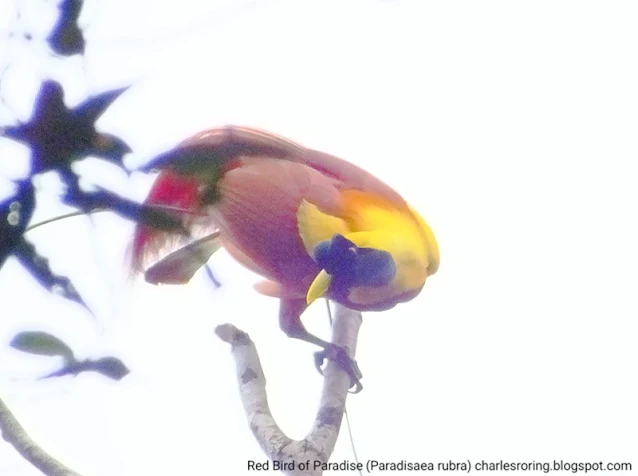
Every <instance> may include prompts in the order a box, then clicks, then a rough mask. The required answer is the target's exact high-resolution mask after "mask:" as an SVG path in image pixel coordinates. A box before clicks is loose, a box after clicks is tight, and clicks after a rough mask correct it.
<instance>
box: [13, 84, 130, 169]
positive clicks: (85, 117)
mask: <svg viewBox="0 0 638 476" xmlns="http://www.w3.org/2000/svg"><path fill="white" fill-rule="evenodd" d="M125 90H126V88H121V89H117V90H114V91H107V92H105V93H102V94H98V95H96V96H93V97H91V98H89V99H87V100H86V101H84V102H83V103H81V104H80V105H78V106H77V107H75V108H74V109H67V107H66V106H65V104H64V92H63V90H62V86H61V85H60V84H59V83H57V82H55V81H51V80H47V81H44V82H43V83H42V86H41V88H40V92H39V94H38V97H37V99H36V103H35V108H34V112H33V115H32V117H31V119H30V121H29V122H27V123H24V124H19V125H17V126H5V127H4V134H3V135H4V136H6V137H9V138H11V139H14V140H17V141H20V142H23V143H25V144H26V145H28V146H29V147H30V148H31V158H32V173H33V174H37V173H40V172H46V171H49V170H58V171H59V172H60V173H61V175H62V177H63V179H65V180H66V179H67V178H68V177H69V176H70V175H73V173H72V172H71V168H70V165H71V163H72V162H73V161H74V160H79V159H83V158H86V157H88V156H95V157H99V158H101V159H105V160H108V161H110V162H112V163H114V164H116V165H118V166H119V167H121V168H122V169H123V170H125V171H126V172H127V173H128V170H127V169H126V168H125V167H124V164H123V163H122V158H123V156H124V155H125V154H126V153H128V152H130V151H131V149H130V147H129V146H128V145H127V144H126V143H125V142H124V141H122V140H121V139H118V138H117V137H115V136H113V135H111V134H104V133H99V132H97V131H96V130H95V121H96V120H97V119H98V118H99V117H100V116H101V115H102V114H103V113H104V111H105V110H106V109H107V108H108V107H109V106H110V105H111V104H112V103H113V101H115V100H116V99H117V98H118V97H119V96H120V95H121V94H122V93H123V92H124V91H125ZM65 172H66V173H65Z"/></svg>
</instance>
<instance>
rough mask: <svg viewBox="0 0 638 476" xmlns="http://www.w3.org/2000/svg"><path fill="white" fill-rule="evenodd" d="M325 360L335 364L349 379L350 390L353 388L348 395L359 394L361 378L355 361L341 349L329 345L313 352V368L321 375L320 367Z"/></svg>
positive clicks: (361, 387)
mask: <svg viewBox="0 0 638 476" xmlns="http://www.w3.org/2000/svg"><path fill="white" fill-rule="evenodd" d="M326 359H329V360H332V361H333V362H336V363H337V365H339V367H341V369H342V370H343V371H344V372H345V373H346V374H348V376H349V377H350V388H352V387H354V390H352V391H351V392H350V393H359V392H360V391H361V390H362V389H363V385H361V381H360V379H361V378H362V377H363V375H362V374H361V370H359V366H358V365H357V362H356V360H354V359H352V358H350V356H349V355H348V352H347V351H346V349H344V348H343V347H340V346H338V345H335V344H329V345H328V347H326V348H325V349H323V350H320V351H319V352H315V367H316V368H317V370H318V371H319V373H320V374H321V375H323V370H322V369H321V366H322V365H323V363H324V361H325V360H326Z"/></svg>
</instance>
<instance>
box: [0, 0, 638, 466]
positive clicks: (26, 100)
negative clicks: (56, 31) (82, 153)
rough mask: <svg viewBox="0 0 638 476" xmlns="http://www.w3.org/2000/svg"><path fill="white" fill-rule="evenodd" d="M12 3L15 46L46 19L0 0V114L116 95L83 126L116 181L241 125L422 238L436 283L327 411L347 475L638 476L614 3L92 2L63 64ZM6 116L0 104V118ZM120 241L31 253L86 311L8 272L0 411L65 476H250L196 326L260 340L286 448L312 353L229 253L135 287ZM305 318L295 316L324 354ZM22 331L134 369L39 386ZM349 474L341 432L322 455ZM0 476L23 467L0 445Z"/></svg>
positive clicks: (315, 381) (637, 233) (630, 73)
mask: <svg viewBox="0 0 638 476" xmlns="http://www.w3.org/2000/svg"><path fill="white" fill-rule="evenodd" d="M18 3H19V4H20V5H22V7H21V8H22V10H21V11H22V15H23V21H22V23H20V28H22V29H29V30H30V31H32V32H33V34H34V36H35V37H36V38H41V37H42V36H44V35H46V33H47V32H48V29H49V28H50V27H51V26H52V24H53V22H54V20H55V9H54V3H53V2H50V4H49V3H45V2H42V1H35V0H24V1H20V2H16V1H11V0H3V1H2V2H0V22H1V24H0V31H1V35H0V61H1V63H2V65H4V64H6V63H7V62H8V63H10V65H11V67H10V68H9V69H8V70H7V71H6V72H5V73H4V75H3V77H2V83H1V85H0V93H1V94H2V97H3V98H4V100H5V101H6V103H7V104H8V105H9V106H10V107H11V108H12V109H13V110H14V111H15V112H16V113H17V115H18V116H19V117H20V118H22V119H27V118H28V117H29V114H30V111H31V110H30V107H31V104H32V101H33V98H34V96H35V93H36V91H37V89H38V86H39V82H40V80H41V79H43V78H44V77H46V76H47V75H53V77H55V78H57V79H59V80H60V81H62V82H63V85H64V86H65V89H66V91H67V103H68V104H69V105H73V104H76V103H77V102H78V101H80V100H81V99H82V98H83V97H84V94H85V93H86V92H91V93H97V92H101V91H103V90H106V89H111V88H114V87H118V86H122V85H125V84H128V83H131V82H134V86H133V87H132V88H131V89H130V90H129V91H127V92H126V93H125V94H124V95H123V96H122V97H121V98H120V99H119V100H118V101H117V102H116V103H115V104H114V106H113V107H112V108H111V109H110V110H109V111H108V112H107V113H106V114H105V115H104V116H103V117H102V119H101V120H100V121H99V123H98V124H99V126H100V127H101V128H102V130H104V131H108V132H112V133H115V134H118V135H120V136H121V137H122V138H124V139H125V140H126V141H127V142H128V143H129V144H130V145H131V147H132V148H133V150H134V153H133V154H132V155H131V156H130V157H129V158H128V159H127V163H128V164H129V165H130V166H131V167H133V166H137V165H140V164H142V163H144V162H146V161H147V160H149V159H150V158H151V157H152V156H153V155H154V154H155V153H157V152H160V151H162V150H165V149H166V148H168V147H170V146H172V145H173V144H175V143H176V142H178V141H179V140H181V139H183V138H185V137H187V136H188V135H190V134H193V133H195V132H198V131H199V130H202V129H204V128H209V127H214V126H219V125H222V124H225V123H229V122H231V123H238V124H245V125H251V126H257V127H261V128H264V129H268V130H271V131H273V132H276V133H278V134H281V135H284V136H287V137H289V138H291V139H293V140H296V141H299V142H301V143H303V144H305V145H308V146H310V147H313V148H319V149H323V150H325V151H327V152H330V153H333V154H336V155H339V156H341V157H343V158H345V159H348V160H350V161H352V162H354V163H356V164H359V165H361V166H363V167H365V168H366V169H368V170H369V171H371V172H372V173H374V174H376V175H378V176H379V177H381V178H382V179H384V180H385V181H386V182H388V183H389V184H391V185H392V186H394V187H395V188H397V190H398V191H399V192H400V193H402V194H403V195H404V197H405V198H406V199H407V200H408V201H409V202H411V203H412V204H413V205H414V207H415V208H416V209H418V210H419V211H420V212H421V213H422V215H423V216H424V217H425V218H426V220H427V221H428V222H429V223H430V224H431V226H432V227H433V229H434V231H435V233H436V236H437V238H438V240H439V244H440V248H441V258H442V260H441V267H440V270H439V272H438V273H437V274H436V275H435V276H434V277H432V278H431V280H429V281H428V284H427V285H426V287H425V289H424V291H423V293H422V294H421V295H420V296H419V297H418V298H417V299H415V300H414V301H412V302H410V303H407V304H403V305H400V306H399V307H396V308H395V309H393V310H391V311H387V312H384V313H380V314H366V315H365V316H364V324H363V327H362V331H361V335H360V340H359V347H358V353H357V360H358V362H359V365H360V366H361V369H362V371H363V374H364V379H363V383H364V387H365V388H364V390H363V392H362V393H361V394H359V395H356V396H353V397H351V398H350V399H349V401H348V409H349V412H350V417H351V421H352V427H353V432H354V439H355V444H356V449H357V452H358V455H359V458H360V459H361V460H362V461H364V462H365V461H367V460H368V459H378V460H385V461H400V460H402V459H406V460H409V461H426V462H427V461H432V462H434V463H436V462H440V461H441V462H446V461H448V460H449V459H452V460H456V461H459V460H462V461H466V460H470V461H471V462H472V464H475V463H477V462H479V461H480V460H486V461H498V460H501V459H504V460H506V461H511V462H531V461H534V460H535V461H550V462H551V461H552V460H553V459H556V460H560V459H563V460H566V461H569V462H587V461H590V462H591V461H603V462H616V461H630V462H632V463H633V465H634V470H635V469H636V468H638V458H637V457H636V448H637V447H638V434H637V433H636V428H638V410H637V405H636V402H637V401H638V386H637V385H636V362H638V346H636V331H637V324H636V320H637V318H638V299H636V296H638V273H636V270H637V269H638V247H637V246H636V243H638V225H637V223H638V222H637V214H636V203H638V187H637V186H636V182H637V179H638V173H637V170H638V169H637V167H636V164H637V162H636V160H637V154H638V141H637V140H636V137H637V136H636V134H637V132H636V131H637V128H638V87H637V85H638V67H637V64H638V63H637V62H636V58H637V57H638V29H637V28H636V24H637V23H638V6H637V5H636V3H635V2H630V1H624V2H623V1H619V2H582V1H564V2H556V1H536V2H509V1H488V2H420V1H416V0H415V1H373V0H368V1H356V0H348V1H339V2H337V1H326V0H324V1H322V2H306V1H299V0H296V1H292V0H288V1H272V2H265V1H264V2H238V1H230V0H228V1H211V0H206V1H202V0H181V1H180V2H177V3H176V2H172V1H171V2H169V1H164V2H159V1H158V2H152V6H151V2H146V1H142V0H135V1H133V0H110V1H109V2H99V1H89V0H87V2H86V10H85V11H84V12H83V14H82V17H81V24H82V25H84V26H86V28H87V29H86V38H87V56H86V61H85V62H84V63H82V62H81V61H80V60H79V59H78V58H72V59H70V60H60V59H56V58H52V57H50V56H47V52H46V49H45V48H44V47H43V46H42V44H41V43H37V42H34V43H31V44H28V43H26V42H24V41H21V40H18V39H16V38H15V37H14V38H13V39H12V40H8V39H7V28H9V27H12V28H15V26H16V23H15V9H16V5H17V4H18ZM43 5H44V6H43ZM82 68H84V69H82ZM14 117H15V116H13V115H12V113H10V112H9V111H8V110H7V108H6V107H4V106H2V107H0V120H1V121H3V122H5V123H6V122H7V121H10V120H11V119H13V118H14ZM0 156H1V157H2V159H1V160H0V177H9V178H12V177H13V178H15V177H17V176H19V174H20V173H22V172H23V171H24V168H21V166H19V165H18V166H16V164H21V163H23V162H19V161H18V158H21V160H22V159H24V158H25V157H26V156H27V155H26V149H24V148H23V147H21V146H18V145H15V144H14V143H12V142H9V141H6V140H0ZM87 162H89V161H87ZM78 169H79V170H81V171H82V172H83V173H85V174H86V177H87V180H88V182H94V183H99V184H101V185H104V186H108V187H110V188H111V189H113V190H116V191H118V192H120V193H122V194H125V195H127V196H129V197H133V198H136V199H140V200H141V199H142V198H143V197H144V195H145V193H146V192H147V190H148V187H149V186H150V179H149V178H148V177H144V176H142V175H141V174H133V175H132V177H131V179H130V180H128V179H126V177H125V176H124V175H123V174H122V173H121V172H120V171H118V170H117V169H114V168H112V167H110V166H106V165H102V164H96V163H85V164H81V168H80V165H79V166H78ZM8 184H9V182H8V181H7V180H6V179H4V178H1V179H0V193H2V194H3V195H6V193H7V192H8V191H9V190H10V188H9V186H8ZM40 190H41V194H40V195H39V198H40V202H39V204H38V205H39V208H38V209H37V213H36V215H35V216H34V221H40V220H42V219H46V218H49V217H52V216H55V215H57V214H60V213H64V212H66V211H68V209H67V208H65V207H62V206H59V205H56V201H55V194H56V193H57V192H58V191H59V186H58V185H57V182H56V180H55V179H52V178H51V177H43V178H42V180H41V181H40ZM131 233H132V224H130V223H127V222H124V221H123V220H121V219H119V218H117V217H114V216H111V215H109V214H100V215H95V216H94V217H93V218H92V219H91V220H89V219H84V218H73V219H69V220H65V221H61V222H58V223H55V224H51V225H48V226H46V227H42V228H41V229H38V230H37V231H33V232H32V233H30V239H32V240H33V242H34V243H36V245H37V246H38V249H39V250H40V251H41V252H42V254H44V255H46V256H48V257H49V258H50V261H51V265H52V267H53V268H54V270H55V271H57V272H59V273H65V274H67V275H68V276H70V277H71V278H72V279H73V280H74V283H75V285H76V287H77V288H78V290H79V291H80V292H81V293H82V295H83V296H84V297H85V299H86V300H87V301H88V303H89V304H90V306H91V307H92V308H93V309H94V310H95V313H96V316H97V318H96V319H93V318H91V317H90V316H87V315H86V313H85V312H84V311H83V310H82V309H80V308H79V307H78V306H74V305H71V304H68V303H67V302H65V301H64V300H63V299H61V298H57V297H51V296H50V295H48V294H47V293H46V292H45V291H43V290H41V289H40V288H39V287H38V285H36V284H34V281H33V280H32V279H31V278H30V276H29V275H28V274H27V273H26V272H24V271H23V270H22V269H21V268H20V266H19V265H18V264H17V263H16V262H15V261H13V260H10V261H9V262H7V264H6V265H5V267H4V268H3V269H2V270H1V272H0V296H1V302H2V309H1V311H0V313H1V318H0V395H1V396H2V398H3V399H4V400H5V401H6V403H7V404H8V405H9V406H10V407H11V409H12V410H13V411H14V412H15V414H16V416H17V417H18V418H19V419H20V421H21V422H22V423H23V425H24V426H25V427H26V428H27V430H28V431H29V433H30V434H31V436H32V437H33V438H34V439H35V440H36V441H37V442H38V443H40V444H41V445H42V446H43V447H44V448H45V449H46V450H48V451H50V452H51V453H52V454H53V455H55V456H56V457H58V458H59V459H61V460H62V461H64V462H65V463H67V464H68V465H69V466H71V467H73V468H74V469H75V470H77V471H79V472H80V473H82V474H84V475H86V476H93V475H95V476H102V475H103V476H111V475H115V474H117V475H146V474H148V475H167V476H168V475H176V474H188V475H210V474H229V475H234V474H237V475H239V474H246V473H247V471H246V465H247V460H249V459H253V460H258V461H263V460H265V458H264V456H263V454H262V452H261V450H260V449H259V447H258V445H257V444H256V443H255V441H254V439H253V437H252V434H251V433H250V430H249V428H248V425H247V422H246V418H245V416H244V414H243V412H242V408H241V405H240V401H239V397H238V391H237V386H236V382H235V377H234V364H233V362H232V359H231V355H230V351H229V348H228V346H227V345H226V344H224V343H222V342H221V341H219V340H218V339H217V338H216V336H215V335H214V333H213V330H214V328H215V326H217V325H218V324H221V323H224V322H233V323H234V324H235V325H237V326H238V327H240V328H242V329H243V330H245V331H247V332H248V333H249V334H250V335H251V337H252V338H253V340H254V341H255V342H256V344H257V346H258V349H259V351H260V354H261V358H262V363H263V366H264V370H265V372H266V377H267V379H268V390H269V395H270V402H271V407H272V410H273V412H274V414H275V416H276V417H277V418H278V420H279V422H280V424H281V426H282V427H283V428H284V430H285V431H286V432H288V434H289V435H290V436H292V437H297V438H301V437H303V436H304V435H305V434H306V432H307V430H308V429H309V427H310V422H311V421H312V418H313V416H314V411H315V409H316V406H317V399H318V395H319V389H320V385H321V379H320V377H319V376H318V375H317V374H316V372H315V370H314V368H313V364H312V352H314V350H315V349H314V348H312V346H310V345H308V344H305V343H301V342H296V341H293V340H291V339H288V338H287V337H286V336H285V335H284V334H283V333H282V332H281V331H280V330H279V329H278V324H277V307H278V304H277V301H276V300H274V299H271V298H266V297H262V296H259V295H257V294H256V293H255V292H254V291H253V290H252V287H251V285H252V284H253V283H254V282H256V281H257V279H258V278H257V277H256V276H254V275H252V274H250V273H248V272H247V271H245V270H243V269H242V268H241V267H240V266H239V265H237V264H235V263H234V262H232V260H231V259H230V258H229V257H228V256H227V255H226V254H225V253H220V254H219V255H218V256H215V257H214V258H213V259H212V260H211V266H212V267H213V269H214V271H215V273H216V275H217V277H218V278H219V279H220V280H221V281H222V282H223V284H224V286H223V288H222V289H220V290H216V289H214V287H213V286H212V284H211V283H210V281H208V279H207V278H206V276H205V275H204V274H198V275H197V276H196V278H195V279H194V280H193V281H192V283H191V284H190V285H188V286H184V287H153V286H150V285H147V284H145V283H143V282H138V283H135V284H134V285H133V284H131V283H130V282H128V281H127V280H126V271H125V262H126V249H127V246H128V241H129V239H130V237H131ZM324 311H325V306H324V304H323V303H318V304H316V305H315V306H313V307H312V308H311V309H310V310H309V311H308V313H307V315H306V316H305V322H306V323H307V325H308V327H309V328H310V330H313V331H315V332H318V333H320V334H321V335H323V336H327V335H328V332H329V330H328V324H327V317H326V316H325V312H324ZM25 329H29V330H35V329H42V330H48V331H50V332H53V333H55V334H56V335H58V336H59V337H61V338H63V339H65V340H66V341H67V342H69V343H70V344H71V345H72V346H73V348H74V350H75V351H76V353H77V355H78V356H79V357H88V356H93V357H99V356H103V355H106V354H113V355H116V356H118V357H120V358H122V359H123V360H124V361H125V363H126V364H127V365H128V366H129V367H130V369H131V370H132V372H131V374H130V375H129V376H127V377H126V378H125V379H124V380H122V381H121V382H119V383H112V382H109V381H107V380H106V379H104V378H102V377H100V376H97V375H91V374H83V375H80V376H79V377H77V378H71V377H67V378H63V379H58V380H48V381H41V382H36V379H37V378H38V377H39V376H42V375H44V374H45V373H47V372H50V371H52V370H53V369H55V368H57V366H58V365H59V363H58V362H56V361H55V360H54V359H48V358H44V357H32V356H28V355H26V354H22V353H20V352H17V351H15V350H13V349H11V348H9V347H8V345H7V344H8V342H9V340H10V339H11V337H12V336H13V335H14V334H15V333H16V332H18V331H20V330H25ZM345 459H349V460H352V459H353V453H352V449H351V448H350V444H349V441H348V436H347V432H346V430H345V426H344V429H343V431H342V432H341V436H340V439H339V442H338V444H337V449H336V451H335V453H334V456H333V459H332V460H333V461H335V462H339V461H342V460H345ZM473 470H474V468H473ZM0 474H2V475H11V476H29V475H37V474H39V473H38V472H37V471H36V470H35V469H33V468H32V467H31V466H30V465H29V464H27V463H26V462H24V461H23V460H22V459H21V458H20V457H19V456H18V455H17V454H16V453H15V451H14V450H13V448H12V447H10V446H9V445H7V444H5V443H4V442H2V443H0ZM384 474H391V473H384ZM510 474H512V473H510Z"/></svg>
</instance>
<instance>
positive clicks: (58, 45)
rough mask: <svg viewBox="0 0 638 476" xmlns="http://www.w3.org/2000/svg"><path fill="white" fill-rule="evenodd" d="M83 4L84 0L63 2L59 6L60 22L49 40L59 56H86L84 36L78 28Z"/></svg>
mask: <svg viewBox="0 0 638 476" xmlns="http://www.w3.org/2000/svg"><path fill="white" fill-rule="evenodd" d="M82 3H83V0H62V2H60V5H59V6H58V10H59V12H60V13H59V14H58V21H57V22H56V24H55V26H54V27H53V30H52V31H51V34H50V35H49V37H48V38H47V40H48V42H49V45H50V46H51V49H52V50H53V51H55V52H56V53H57V54H59V55H63V56H71V55H75V54H84V46H85V42H84V35H83V34H82V30H81V29H80V27H79V26H78V18H79V17H80V11H81V10H82Z"/></svg>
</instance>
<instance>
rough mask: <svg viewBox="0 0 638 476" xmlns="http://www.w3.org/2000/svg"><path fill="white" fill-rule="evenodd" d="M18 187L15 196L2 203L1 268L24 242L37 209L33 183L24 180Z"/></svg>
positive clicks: (0, 217) (0, 212)
mask: <svg viewBox="0 0 638 476" xmlns="http://www.w3.org/2000/svg"><path fill="white" fill-rule="evenodd" d="M17 185H18V190H17V191H16V193H15V195H14V196H13V197H10V198H8V199H7V200H5V201H4V202H2V203H0V268H2V265H3V264H4V262H5V261H6V259H7V258H8V257H9V256H10V255H11V254H12V253H13V252H14V251H15V249H16V248H17V247H18V246H19V245H20V244H21V243H23V242H24V236H23V234H24V230H25V229H26V227H27V225H28V224H29V221H30V220H31V216H32V215H33V210H34V208H35V191H34V190H33V184H32V183H31V181H29V180H23V181H21V182H20V183H18V184H17Z"/></svg>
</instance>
